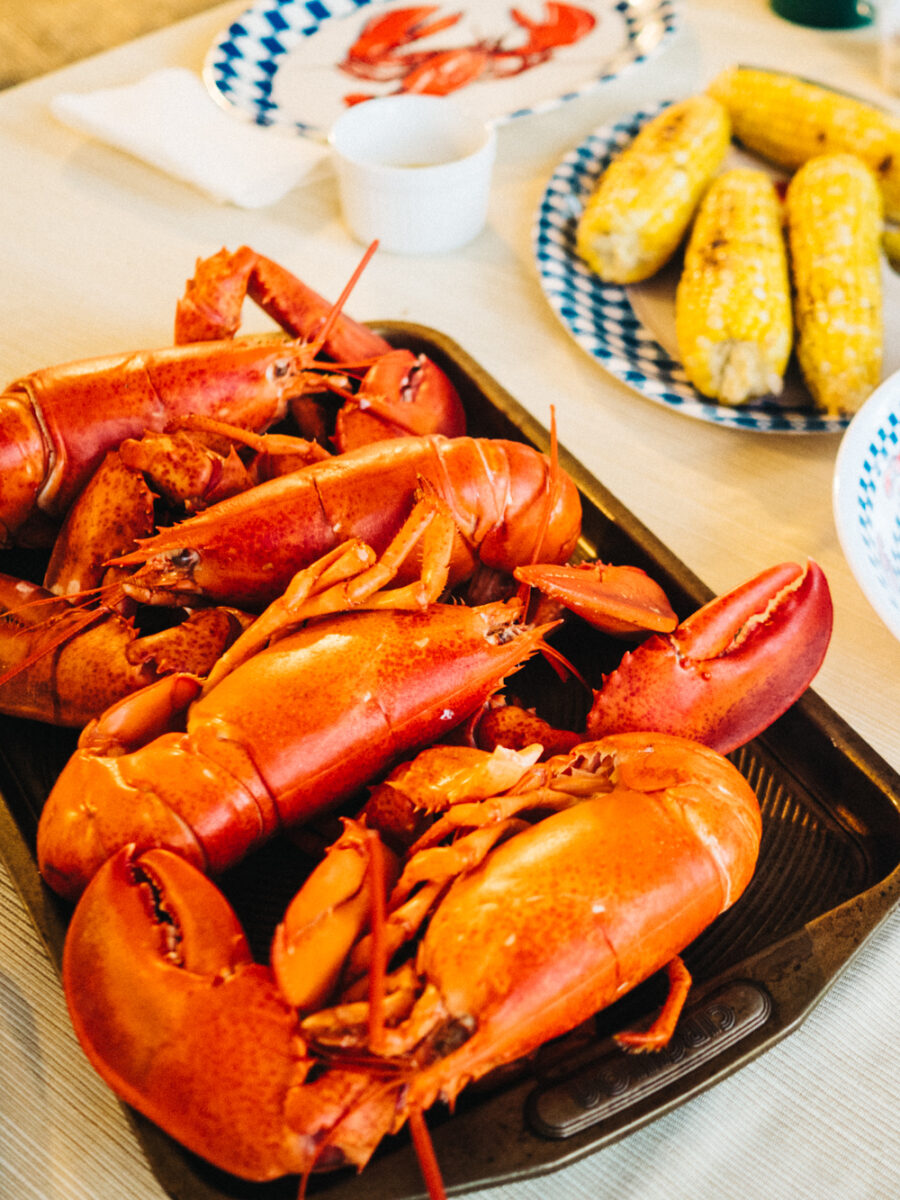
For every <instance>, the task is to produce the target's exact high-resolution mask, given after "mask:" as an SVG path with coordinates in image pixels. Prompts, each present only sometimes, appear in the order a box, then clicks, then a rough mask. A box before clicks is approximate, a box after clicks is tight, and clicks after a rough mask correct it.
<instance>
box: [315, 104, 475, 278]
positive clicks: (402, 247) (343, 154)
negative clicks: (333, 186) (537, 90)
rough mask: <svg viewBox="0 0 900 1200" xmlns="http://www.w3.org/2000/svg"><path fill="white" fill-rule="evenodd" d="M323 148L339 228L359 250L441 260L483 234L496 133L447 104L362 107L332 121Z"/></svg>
mask: <svg viewBox="0 0 900 1200" xmlns="http://www.w3.org/2000/svg"><path fill="white" fill-rule="evenodd" d="M329 140H330V143H331V147H332V150H333V152H334V157H335V165H336V169H337V177H338V188H339V192H340V199H341V208H342V211H343V215H344V220H345V222H346V224H347V226H348V228H349V230H350V232H351V233H352V234H353V236H354V237H355V238H357V240H359V241H360V242H363V243H365V244H367V243H369V242H371V241H373V240H374V239H376V238H377V239H378V241H379V244H380V248H381V249H382V250H387V251H392V252H394V253H397V254H440V253H444V252H446V251H448V250H455V249H456V248H457V247H459V246H462V245H465V243H466V242H468V241H470V240H471V239H472V238H473V237H475V235H476V234H477V233H479V232H480V230H481V229H482V228H483V226H484V223H485V219H486V217H487V209H488V199H489V195H490V187H491V173H492V169H493V165H494V155H495V151H496V132H495V130H494V128H493V126H492V125H489V124H485V122H484V121H481V120H479V119H478V118H476V117H473V116H470V115H468V114H466V113H465V112H463V111H462V110H461V109H460V108H458V107H457V106H456V104H455V103H454V102H453V100H452V99H450V98H448V97H444V96H426V95H409V94H400V95H396V96H383V97H379V98H377V99H374V100H365V101H363V102H362V103H361V104H357V105H354V106H353V107H352V108H349V109H348V110H347V111H346V112H345V113H343V114H342V115H341V116H340V117H339V118H338V120H337V121H336V122H335V124H334V127H333V129H332V131H331V134H330V138H329Z"/></svg>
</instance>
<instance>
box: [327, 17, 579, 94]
mask: <svg viewBox="0 0 900 1200" xmlns="http://www.w3.org/2000/svg"><path fill="white" fill-rule="evenodd" d="M439 12H440V5H438V4H417V5H413V6H412V7H409V8H393V9H391V10H390V11H389V12H387V13H384V14H379V15H378V16H375V17H371V18H369V20H368V21H366V23H365V25H364V26H363V29H362V32H361V33H360V35H359V37H357V38H356V40H355V41H354V42H353V44H352V45H351V46H350V48H349V50H348V51H347V54H346V57H345V58H344V59H343V60H342V61H341V62H340V63H339V64H338V65H339V66H340V68H341V70H343V71H345V72H346V73H347V74H348V75H353V76H354V77H356V78H358V79H366V80H370V81H372V82H377V83H384V82H389V83H396V85H397V88H396V90H397V91H399V92H419V93H426V94H429V95H434V96H446V95H449V94H450V93H451V92H457V91H459V90H460V89H461V88H464V87H467V86H469V85H470V84H472V83H475V82H476V81H479V82H481V81H484V80H490V79H507V78H509V77H510V76H512V75H520V74H521V73H522V72H523V71H529V70H531V69H533V68H534V67H537V66H541V65H542V64H543V63H546V62H548V61H549V60H550V58H551V57H552V55H553V53H554V52H555V51H556V50H557V49H559V47H561V46H571V45H574V44H575V43H576V42H579V41H581V39H582V38H584V37H586V36H587V34H589V33H590V32H591V31H592V30H593V28H594V26H595V25H596V23H597V18H596V16H595V15H594V14H593V13H592V12H590V11H589V10H588V9H586V8H583V7H580V6H578V5H574V4H557V3H551V2H549V0H548V2H546V3H544V5H543V10H542V15H541V16H540V17H538V18H535V17H531V16H529V15H528V13H527V12H525V11H524V10H523V9H520V8H511V9H510V10H509V15H510V17H511V18H512V21H513V30H514V31H515V32H513V33H506V34H502V35H500V36H497V37H483V38H480V39H478V40H477V41H475V42H473V43H471V44H468V45H462V46H453V45H451V46H444V45H441V46H439V47H429V48H425V47H423V46H419V47H418V48H415V49H407V48H406V47H411V46H415V44H416V43H420V42H422V41H423V40H424V39H428V38H432V37H435V36H436V35H438V34H440V33H443V32H444V31H445V30H447V29H452V28H453V27H454V26H455V25H456V24H457V23H458V21H459V20H460V17H461V16H462V13H460V12H454V13H446V14H444V15H439ZM370 98H371V96H370V95H369V94H362V93H351V94H350V95H347V96H345V98H344V99H345V102H346V103H347V104H358V103H360V102H361V101H363V100H368V99H370Z"/></svg>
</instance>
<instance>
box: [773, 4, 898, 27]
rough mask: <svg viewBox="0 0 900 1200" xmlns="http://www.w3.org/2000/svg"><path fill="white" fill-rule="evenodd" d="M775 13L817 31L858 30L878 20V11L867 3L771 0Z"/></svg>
mask: <svg viewBox="0 0 900 1200" xmlns="http://www.w3.org/2000/svg"><path fill="white" fill-rule="evenodd" d="M772 11H773V12H775V13H777V14H778V16H779V17H784V18H785V20H787V21H793V22H794V23H795V24H797V25H812V26H814V27H815V28H816V29H856V28H857V27H858V26H860V25H869V24H870V23H871V22H872V20H873V19H874V17H875V7H874V5H872V4H869V3H867V0H772Z"/></svg>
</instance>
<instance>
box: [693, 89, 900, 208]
mask: <svg viewBox="0 0 900 1200" xmlns="http://www.w3.org/2000/svg"><path fill="white" fill-rule="evenodd" d="M708 91H709V94H710V95H711V96H715V98H716V99H717V100H719V101H721V103H722V104H724V105H725V107H726V108H727V109H728V113H729V116H730V117H731V125H732V129H733V132H734V136H735V138H737V140H738V141H739V142H742V143H743V144H744V146H746V147H747V149H748V150H752V151H754V152H755V153H756V154H759V155H761V156H762V157H763V158H766V159H768V160H769V161H770V162H773V163H777V164H778V165H779V166H782V167H787V168H789V169H791V170H793V169H794V168H796V167H800V166H802V165H803V163H805V162H806V161H807V159H810V158H813V157H815V156H817V155H820V154H832V153H850V154H855V155H856V156H857V157H858V158H861V159H862V160H863V162H864V163H865V164H866V165H867V166H868V167H869V169H870V170H871V171H872V173H873V174H874V175H875V178H876V179H877V180H878V182H879V184H880V185H881V190H882V193H883V195H884V207H885V213H886V215H887V216H888V217H889V218H890V219H891V220H900V121H898V120H897V119H896V118H895V117H892V116H890V115H889V114H888V113H885V112H882V111H881V110H880V109H878V108H875V107H874V105H870V104H865V103H864V102H863V101H861V100H855V99H853V97H851V96H845V95H842V94H841V93H840V92H836V91H833V90H832V89H831V88H827V87H823V86H821V85H819V84H815V83H808V82H806V81H805V80H802V79H797V78H796V77H795V76H793V75H784V74H781V73H779V72H778V71H766V70H762V69H757V68H753V67H732V68H730V69H729V70H727V71H723V72H722V73H721V74H720V75H717V76H716V78H715V79H714V80H713V81H712V83H711V84H710V85H709V88H708Z"/></svg>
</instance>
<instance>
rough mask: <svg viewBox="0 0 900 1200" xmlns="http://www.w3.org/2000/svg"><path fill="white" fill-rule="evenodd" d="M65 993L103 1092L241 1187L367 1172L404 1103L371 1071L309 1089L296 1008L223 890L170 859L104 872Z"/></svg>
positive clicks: (78, 922)
mask: <svg viewBox="0 0 900 1200" xmlns="http://www.w3.org/2000/svg"><path fill="white" fill-rule="evenodd" d="M63 983H64V985H65V991H66V1000H67V1003H68V1006H69V1012H70V1014H71V1017H72V1023H73V1026H74V1028H75V1032H76V1034H77V1036H78V1039H79V1041H80V1042H81V1044H82V1046H83V1048H84V1050H85V1053H86V1054H87V1056H88V1058H89V1059H90V1060H91V1063H92V1064H93V1066H94V1067H95V1068H96V1070H97V1071H98V1072H99V1073H100V1074H101V1075H102V1076H103V1078H104V1079H105V1080H106V1081H107V1083H109V1084H110V1085H111V1086H112V1087H113V1088H114V1089H115V1091H116V1092H117V1093H118V1095H119V1096H121V1097H122V1098H123V1099H124V1100H125V1101H126V1102H127V1103H129V1104H131V1105H132V1106H133V1107H135V1108H137V1109H138V1110H139V1111H141V1112H143V1113H144V1114H145V1115H146V1116H148V1117H149V1118H150V1119H151V1120H153V1121H155V1122H156V1123H157V1124H159V1125H161V1126H162V1127H163V1129H165V1130H167V1131H168V1132H169V1133H170V1134H171V1135H172V1136H173V1137H176V1138H177V1139H178V1140H179V1141H180V1142H182V1143H183V1144H184V1145H186V1146H187V1147H188V1148H189V1149H191V1150H192V1151H194V1152H195V1153H197V1154H200V1155H202V1156H203V1157H204V1158H207V1159H209V1160H210V1161H212V1162H214V1163H216V1165H217V1166H220V1167H221V1168H222V1169H223V1170H226V1171H230V1172H231V1173H232V1174H234V1175H239V1176H241V1177H242V1178H245V1179H253V1180H259V1181H262V1180H268V1179H273V1178H276V1177H278V1176H280V1175H284V1174H289V1173H299V1174H304V1173H307V1172H308V1171H310V1170H312V1169H313V1168H314V1167H315V1168H318V1167H327V1166H336V1165H341V1164H342V1163H344V1162H350V1163H353V1164H355V1165H358V1166H361V1165H362V1164H363V1163H364V1162H365V1161H366V1160H367V1159H368V1157H369V1156H370V1154H371V1152H372V1150H373V1148H374V1146H375V1145H377V1143H378V1141H379V1140H380V1138H381V1137H382V1136H383V1134H384V1133H385V1132H386V1131H387V1129H388V1128H389V1127H390V1126H391V1124H392V1122H393V1120H394V1117H395V1111H396V1097H395V1092H394V1091H393V1090H392V1089H391V1088H389V1087H385V1084H384V1081H383V1080H373V1079H372V1078H371V1077H370V1076H369V1075H368V1073H367V1072H366V1070H365V1069H356V1070H354V1069H352V1068H348V1069H346V1070H335V1071H331V1072H329V1073H327V1074H325V1075H320V1076H319V1078H318V1079H312V1080H311V1079H308V1078H307V1077H308V1074H309V1072H310V1068H311V1067H312V1065H313V1063H312V1059H311V1058H310V1057H308V1056H307V1047H306V1044H305V1040H304V1038H303V1037H302V1035H301V1031H300V1027H299V1022H298V1018H297V1013H296V1009H294V1008H292V1007H291V1005H290V1004H288V1003H287V1001H286V1000H284V999H283V997H282V996H281V994H280V992H279V990H278V987H277V985H276V983H275V980H274V978H273V975H272V972H271V971H270V970H269V968H268V967H265V966H262V965H261V964H259V963H254V962H253V961H252V958H251V956H250V951H249V948H248V946H247V942H246V939H245V937H244V934H243V931H242V929H241V926H240V924H239V923H238V921H237V918H236V917H235V915H234V913H233V912H232V910H231V907H230V906H229V904H228V902H227V901H226V900H225V898H224V896H223V895H222V894H221V892H220V891H219V890H218V888H216V887H215V885H214V884H212V883H211V882H210V881H209V880H208V879H207V878H206V877H205V876H203V875H202V874H200V872H198V871H197V870H195V868H193V867H192V866H191V865H190V864H189V863H187V862H185V861H184V860H183V859H182V858H180V857H179V856H178V855H176V854H173V853H171V852H170V851H168V850H151V851H148V852H147V853H145V854H142V855H137V854H136V853H135V851H134V849H133V847H125V848H124V849H122V850H120V851H119V852H118V854H116V855H115V856H114V857H113V858H111V859H110V860H109V861H108V862H106V863H105V864H104V866H103V867H102V868H101V869H100V871H99V872H98V873H97V875H96V876H95V877H94V879H93V880H92V881H91V883H90V885H89V886H88V888H87V890H86V891H85V893H84V896H83V897H82V899H81V901H80V902H79V904H78V906H77V907H76V909H75V913H74V915H73V917H72V921H71V923H70V925H69V930H68V933H67V936H66V945H65V952H64V957H63ZM348 1113H349V1114H350V1118H349V1119H347V1118H348Z"/></svg>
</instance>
